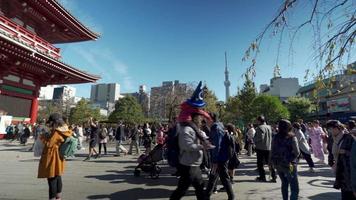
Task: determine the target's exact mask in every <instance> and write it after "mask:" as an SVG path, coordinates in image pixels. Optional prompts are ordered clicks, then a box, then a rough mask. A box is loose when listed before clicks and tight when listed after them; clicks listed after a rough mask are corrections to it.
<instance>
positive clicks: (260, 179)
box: [256, 177, 267, 182]
mask: <svg viewBox="0 0 356 200" xmlns="http://www.w3.org/2000/svg"><path fill="white" fill-rule="evenodd" d="M256 181H257V182H267V180H266V178H261V177H257V178H256Z"/></svg>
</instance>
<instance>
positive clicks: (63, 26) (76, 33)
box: [0, 0, 99, 43]
mask: <svg viewBox="0 0 356 200" xmlns="http://www.w3.org/2000/svg"><path fill="white" fill-rule="evenodd" d="M0 7H1V11H2V12H3V14H4V15H5V16H6V17H8V18H10V19H12V18H20V20H21V21H23V22H24V23H25V24H26V25H28V26H30V27H31V28H33V29H34V31H35V32H36V34H37V35H38V36H40V37H42V38H43V39H45V40H46V41H48V42H50V43H68V42H79V41H87V40H96V39H97V38H98V37H99V34H97V33H94V32H93V31H91V30H90V29H89V28H87V27H86V26H84V25H83V24H82V23H81V22H80V21H79V20H77V19H76V18H75V17H74V16H73V15H72V14H70V12H68V10H66V9H65V8H64V7H63V6H62V5H60V3H59V2H57V1H55V0H11V1H8V0H0Z"/></svg>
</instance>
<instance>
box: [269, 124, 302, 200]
mask: <svg viewBox="0 0 356 200" xmlns="http://www.w3.org/2000/svg"><path fill="white" fill-rule="evenodd" d="M299 154H300V151H299V146H298V141H297V137H296V136H295V135H294V133H293V131H292V125H291V123H290V122H289V121H288V120H285V119H282V120H281V121H279V123H278V133H277V135H276V136H275V137H274V138H273V142H272V151H271V161H272V163H273V165H274V167H276V169H277V172H278V175H279V178H280V179H281V184H282V186H281V191H282V197H283V200H288V187H289V186H290V188H291V194H290V200H297V199H298V194H299V183H298V173H297V158H298V156H299Z"/></svg>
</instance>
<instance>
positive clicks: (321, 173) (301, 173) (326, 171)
mask: <svg viewBox="0 0 356 200" xmlns="http://www.w3.org/2000/svg"><path fill="white" fill-rule="evenodd" d="M298 175H299V176H307V177H319V176H321V177H328V178H332V177H335V175H334V174H333V172H332V170H331V169H328V168H323V169H316V170H315V172H308V171H299V172H298Z"/></svg>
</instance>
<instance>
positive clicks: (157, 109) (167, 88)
mask: <svg viewBox="0 0 356 200" xmlns="http://www.w3.org/2000/svg"><path fill="white" fill-rule="evenodd" d="M192 92H193V89H192V88H191V87H189V86H188V84H186V83H179V81H177V80H176V81H165V82H163V83H162V86H159V87H152V88H151V96H150V116H151V117H153V118H156V119H159V120H161V121H164V120H166V121H168V120H170V119H172V118H173V117H175V116H177V114H178V113H177V112H178V111H179V105H180V104H181V103H182V102H183V101H185V100H186V99H187V98H189V97H190V96H191V94H192Z"/></svg>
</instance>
